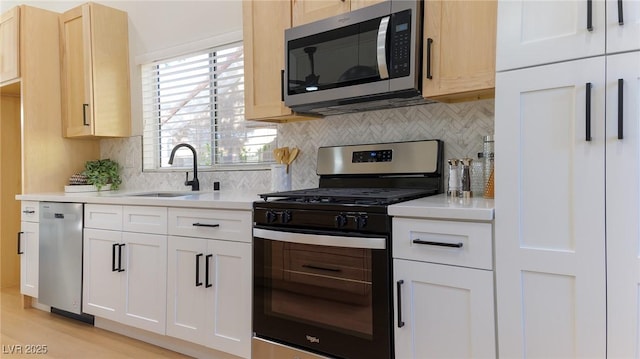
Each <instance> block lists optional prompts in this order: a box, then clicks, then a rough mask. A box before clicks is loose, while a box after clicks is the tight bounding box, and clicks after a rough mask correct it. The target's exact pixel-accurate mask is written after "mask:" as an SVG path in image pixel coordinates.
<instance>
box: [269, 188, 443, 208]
mask: <svg viewBox="0 0 640 359" xmlns="http://www.w3.org/2000/svg"><path fill="white" fill-rule="evenodd" d="M436 193H438V190H437V189H425V188H310V189H303V190H296V191H285V192H273V193H265V194H261V195H260V197H261V198H262V199H264V200H265V201H266V200H268V199H270V198H273V199H275V200H276V201H278V202H291V203H335V204H368V205H389V204H393V203H398V202H403V201H408V200H412V199H416V198H420V197H426V196H430V195H434V194H436Z"/></svg>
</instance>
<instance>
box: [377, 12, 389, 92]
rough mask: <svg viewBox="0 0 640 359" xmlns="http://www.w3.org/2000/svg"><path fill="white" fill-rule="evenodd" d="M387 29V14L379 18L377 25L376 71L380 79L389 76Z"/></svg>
mask: <svg viewBox="0 0 640 359" xmlns="http://www.w3.org/2000/svg"><path fill="white" fill-rule="evenodd" d="M388 29H389V16H385V17H383V18H382V19H381V20H380V26H379V27H378V44H377V46H376V53H377V58H378V72H379V73H380V78H381V79H388V78H389V70H388V69H387V30H388Z"/></svg>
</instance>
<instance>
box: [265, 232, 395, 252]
mask: <svg viewBox="0 0 640 359" xmlns="http://www.w3.org/2000/svg"><path fill="white" fill-rule="evenodd" d="M253 236H254V237H258V238H263V239H268V240H272V241H279V242H289V243H299V244H312V245H316V246H332V247H348V248H365V249H386V247H387V239H386V238H385V237H346V236H329V235H323V234H308V233H295V232H282V231H273V230H269V229H262V228H254V229H253Z"/></svg>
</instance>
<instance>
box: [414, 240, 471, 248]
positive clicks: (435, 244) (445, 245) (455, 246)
mask: <svg viewBox="0 0 640 359" xmlns="http://www.w3.org/2000/svg"><path fill="white" fill-rule="evenodd" d="M413 243H415V244H426V245H428V246H438V247H453V248H462V245H463V244H462V242H458V243H444V242H431V241H423V240H422V239H414V240H413Z"/></svg>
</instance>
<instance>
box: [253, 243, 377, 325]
mask: <svg viewBox="0 0 640 359" xmlns="http://www.w3.org/2000/svg"><path fill="white" fill-rule="evenodd" d="M265 259H266V260H265V268H264V269H265V272H264V273H265V276H266V278H265V283H270V286H269V287H270V288H269V291H268V294H267V296H266V298H265V304H266V307H265V311H266V313H265V314H267V315H269V316H272V317H279V318H281V319H284V320H287V321H295V322H299V323H303V324H308V325H312V326H315V327H324V328H327V329H330V330H332V331H339V332H344V333H348V334H349V335H355V336H360V337H364V338H370V337H371V336H372V335H373V309H372V285H371V284H372V283H371V250H370V249H361V248H340V247H328V246H316V245H308V244H297V243H285V242H276V241H268V248H267V250H266V251H265Z"/></svg>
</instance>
